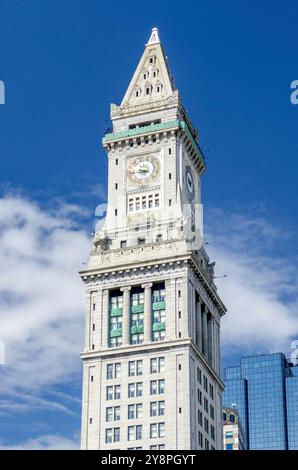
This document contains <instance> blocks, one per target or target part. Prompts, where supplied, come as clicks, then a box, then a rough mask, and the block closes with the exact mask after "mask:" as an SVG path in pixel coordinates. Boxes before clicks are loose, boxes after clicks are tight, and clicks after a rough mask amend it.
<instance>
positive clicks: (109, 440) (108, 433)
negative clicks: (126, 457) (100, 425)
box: [106, 429, 113, 444]
mask: <svg viewBox="0 0 298 470" xmlns="http://www.w3.org/2000/svg"><path fill="white" fill-rule="evenodd" d="M112 442H113V429H106V444H111V443H112Z"/></svg>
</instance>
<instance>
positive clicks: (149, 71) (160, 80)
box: [121, 28, 176, 106]
mask: <svg viewBox="0 0 298 470" xmlns="http://www.w3.org/2000/svg"><path fill="white" fill-rule="evenodd" d="M175 89H176V87H175V84H174V81H173V78H172V75H171V72H170V70H169V67H168V61H167V57H166V55H165V53H164V50H163V47H162V45H161V42H160V38H159V32H158V29H157V28H153V29H152V32H151V35H150V38H149V41H148V42H147V44H146V45H145V50H144V53H143V55H142V57H141V60H140V62H139V64H138V66H137V68H136V70H135V73H134V75H133V77H132V79H131V82H130V84H129V87H128V89H127V91H126V93H125V96H124V98H123V100H122V103H121V106H123V105H125V106H130V105H132V106H136V105H139V104H140V105H144V106H145V105H146V103H148V104H149V102H150V103H152V102H154V101H160V100H164V99H166V98H169V97H170V96H171V95H172V94H173V92H174V91H175Z"/></svg>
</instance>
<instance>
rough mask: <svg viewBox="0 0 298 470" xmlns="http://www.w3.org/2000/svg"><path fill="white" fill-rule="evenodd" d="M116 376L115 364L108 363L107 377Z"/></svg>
mask: <svg viewBox="0 0 298 470" xmlns="http://www.w3.org/2000/svg"><path fill="white" fill-rule="evenodd" d="M113 378H114V364H108V365H107V379H108V380H109V379H113Z"/></svg>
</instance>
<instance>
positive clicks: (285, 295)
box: [208, 210, 298, 357]
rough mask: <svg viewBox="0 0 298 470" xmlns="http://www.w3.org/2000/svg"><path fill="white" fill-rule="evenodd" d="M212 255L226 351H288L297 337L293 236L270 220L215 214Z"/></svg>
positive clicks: (210, 236) (210, 231)
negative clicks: (224, 312) (219, 276)
mask: <svg viewBox="0 0 298 470" xmlns="http://www.w3.org/2000/svg"><path fill="white" fill-rule="evenodd" d="M213 216H214V217H211V222H210V225H209V227H208V239H209V241H210V247H208V251H209V253H210V254H211V255H212V258H213V259H215V260H216V267H217V270H216V271H217V273H218V274H228V277H227V278H224V279H218V280H217V284H218V286H219V292H220V294H221V295H222V298H223V300H224V302H225V304H226V306H227V308H228V313H227V315H226V316H225V317H224V318H223V320H222V345H223V353H224V355H225V356H226V357H227V356H229V355H232V354H233V353H234V354H235V353H238V354H250V353H257V352H258V351H261V352H270V351H283V352H285V353H288V352H289V348H290V342H291V338H292V337H295V335H297V334H298V291H297V280H298V270H297V259H296V260H295V258H294V255H293V253H292V252H291V251H290V250H289V246H291V244H292V245H294V244H295V243H296V242H297V240H296V241H295V237H296V238H297V235H296V234H294V233H289V232H288V231H287V230H285V229H284V230H283V229H282V228H281V227H278V226H277V225H273V224H272V223H271V222H270V221H269V220H268V219H266V218H264V217H258V216H248V215H245V216H244V215H243V214H227V213H223V212H222V211H220V210H216V211H214V212H213Z"/></svg>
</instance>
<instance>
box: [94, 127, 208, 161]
mask: <svg viewBox="0 0 298 470" xmlns="http://www.w3.org/2000/svg"><path fill="white" fill-rule="evenodd" d="M175 128H179V129H182V130H183V131H184V132H185V134H186V135H187V137H188V139H189V140H190V141H191V143H192V145H193V147H194V148H195V149H196V151H197V154H198V156H199V158H200V160H201V161H202V164H203V166H204V167H206V162H205V157H204V155H203V153H202V151H201V149H200V147H199V145H198V144H197V142H196V141H195V139H194V137H193V135H192V133H191V132H190V130H189V127H188V125H187V123H186V122H185V121H179V120H178V119H175V120H173V121H167V122H161V123H159V124H150V125H149V126H141V127H135V128H134V129H128V130H126V131H118V132H109V133H107V134H105V136H104V137H103V139H102V143H103V145H104V144H107V143H108V142H113V141H115V140H120V139H126V138H130V137H136V136H138V135H142V134H149V133H151V132H154V131H162V130H169V129H175Z"/></svg>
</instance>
